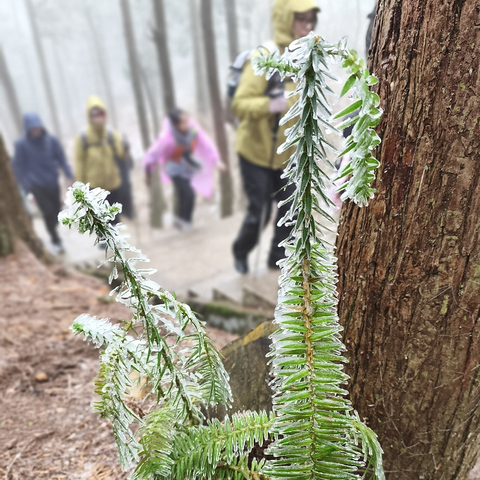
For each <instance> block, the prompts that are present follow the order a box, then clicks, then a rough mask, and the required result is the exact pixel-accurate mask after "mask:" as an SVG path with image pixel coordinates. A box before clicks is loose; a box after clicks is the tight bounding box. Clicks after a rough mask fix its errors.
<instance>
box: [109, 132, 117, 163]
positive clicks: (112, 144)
mask: <svg viewBox="0 0 480 480" xmlns="http://www.w3.org/2000/svg"><path fill="white" fill-rule="evenodd" d="M107 143H108V144H109V145H110V147H111V149H112V152H113V156H114V157H115V158H116V157H118V152H117V147H116V145H115V135H114V134H113V130H112V129H110V128H109V129H108V130H107Z"/></svg>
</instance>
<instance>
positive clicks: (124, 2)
mask: <svg viewBox="0 0 480 480" xmlns="http://www.w3.org/2000/svg"><path fill="white" fill-rule="evenodd" d="M120 4H121V7H122V15H123V24H124V30H125V39H126V42H127V51H128V59H129V64H130V76H131V79H132V87H133V92H134V95H135V103H136V106H137V114H138V120H139V122H140V133H141V136H142V144H143V148H144V150H147V149H148V148H149V146H150V135H149V128H148V121H147V111H146V108H145V101H144V97H143V91H142V79H141V68H142V67H141V63H140V60H139V58H138V53H137V48H136V43H135V35H134V31H133V22H132V13H131V11H130V4H129V0H121V3H120ZM157 173H158V172H156V171H155V172H154V174H153V176H152V179H151V183H150V202H151V207H150V214H151V215H150V224H151V226H152V227H153V228H161V227H162V226H163V210H164V201H163V192H162V189H161V183H160V181H159V180H158V177H159V176H158V174H157Z"/></svg>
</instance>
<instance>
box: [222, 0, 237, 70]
mask: <svg viewBox="0 0 480 480" xmlns="http://www.w3.org/2000/svg"><path fill="white" fill-rule="evenodd" d="M236 6H237V1H236V0H225V13H226V16H227V32H228V52H229V54H230V60H231V61H232V62H233V60H235V57H236V56H237V55H238V54H239V53H240V52H239V51H238V50H239V46H238V28H237V9H236Z"/></svg>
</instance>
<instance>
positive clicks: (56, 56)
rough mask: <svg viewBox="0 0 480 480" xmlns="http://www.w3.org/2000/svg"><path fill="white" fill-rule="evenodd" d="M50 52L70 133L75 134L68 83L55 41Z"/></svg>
mask: <svg viewBox="0 0 480 480" xmlns="http://www.w3.org/2000/svg"><path fill="white" fill-rule="evenodd" d="M52 50H53V57H54V59H55V69H56V71H57V74H58V78H59V83H60V85H61V87H62V90H63V98H64V99H65V107H66V108H65V110H67V116H68V120H69V123H70V129H71V132H72V133H75V132H76V131H77V129H76V127H75V123H76V122H75V120H74V118H73V108H72V107H73V105H72V96H71V92H70V89H69V88H68V86H69V83H68V81H67V78H66V76H65V72H64V68H65V67H64V63H63V62H62V59H61V58H60V52H59V51H58V43H57V42H55V40H53V41H52Z"/></svg>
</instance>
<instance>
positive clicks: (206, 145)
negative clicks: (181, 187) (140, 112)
mask: <svg viewBox="0 0 480 480" xmlns="http://www.w3.org/2000/svg"><path fill="white" fill-rule="evenodd" d="M190 127H191V128H192V129H194V130H195V132H196V133H197V137H196V142H195V147H194V149H193V151H192V154H193V156H194V157H195V158H196V159H198V160H200V162H201V164H202V169H201V170H200V171H198V172H197V173H195V175H194V176H193V178H192V187H193V189H194V190H195V192H196V193H198V194H200V195H202V196H203V197H205V198H212V194H213V178H214V172H215V165H216V164H217V163H219V161H220V155H219V153H218V150H217V148H216V147H215V145H214V144H213V143H212V141H211V140H210V138H208V136H207V134H206V133H205V132H204V131H203V130H202V128H201V127H200V126H199V125H198V124H197V123H196V122H195V121H194V120H192V119H190ZM172 128H173V126H172V125H171V122H170V120H169V119H168V118H167V119H165V121H164V122H163V128H162V132H161V133H160V136H159V137H158V139H157V141H156V142H155V144H154V145H153V146H152V147H151V148H150V149H149V150H148V152H147V153H146V155H145V157H144V159H143V167H144V168H145V169H146V170H150V171H151V169H152V168H153V166H154V165H155V163H158V164H159V165H160V169H161V172H160V176H161V179H162V182H163V183H170V182H171V180H170V178H169V177H168V175H166V173H165V164H166V163H167V161H168V160H171V159H172V157H173V154H174V152H175V148H176V146H177V145H176V142H175V137H174V134H173V132H172Z"/></svg>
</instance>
